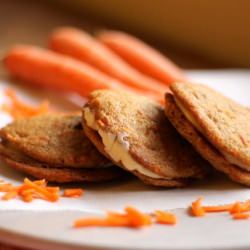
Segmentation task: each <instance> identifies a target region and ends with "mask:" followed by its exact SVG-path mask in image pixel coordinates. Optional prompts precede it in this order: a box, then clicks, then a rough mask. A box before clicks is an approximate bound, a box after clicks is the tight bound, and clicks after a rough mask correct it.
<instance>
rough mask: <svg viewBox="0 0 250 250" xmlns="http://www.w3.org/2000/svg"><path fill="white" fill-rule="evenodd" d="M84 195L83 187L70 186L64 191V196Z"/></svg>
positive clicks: (77, 196) (76, 196) (75, 196)
mask: <svg viewBox="0 0 250 250" xmlns="http://www.w3.org/2000/svg"><path fill="white" fill-rule="evenodd" d="M82 195H83V189H81V188H68V189H65V190H64V192H63V196H64V197H70V198H79V197H81V196H82Z"/></svg>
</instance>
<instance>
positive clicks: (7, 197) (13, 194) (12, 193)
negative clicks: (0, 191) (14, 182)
mask: <svg viewBox="0 0 250 250" xmlns="http://www.w3.org/2000/svg"><path fill="white" fill-rule="evenodd" d="M17 195H18V193H17V191H15V190H13V191H9V192H7V193H5V194H4V195H3V196H2V200H5V201H8V200H11V199H13V198H15V197H17Z"/></svg>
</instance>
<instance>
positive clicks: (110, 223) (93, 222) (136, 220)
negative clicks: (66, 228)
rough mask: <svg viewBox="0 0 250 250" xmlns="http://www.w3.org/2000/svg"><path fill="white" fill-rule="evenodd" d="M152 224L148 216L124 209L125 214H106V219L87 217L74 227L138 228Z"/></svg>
mask: <svg viewBox="0 0 250 250" xmlns="http://www.w3.org/2000/svg"><path fill="white" fill-rule="evenodd" d="M151 224H152V220H151V217H150V216H149V215H146V214H143V213H141V212H140V211H139V210H137V209H135V208H133V207H126V208H125V213H123V214H121V213H116V212H108V213H107V215H106V217H104V218H100V217H91V218H89V217H87V218H81V219H78V220H76V221H75V222H74V227H90V226H91V227H132V228H139V227H142V226H149V225H151Z"/></svg>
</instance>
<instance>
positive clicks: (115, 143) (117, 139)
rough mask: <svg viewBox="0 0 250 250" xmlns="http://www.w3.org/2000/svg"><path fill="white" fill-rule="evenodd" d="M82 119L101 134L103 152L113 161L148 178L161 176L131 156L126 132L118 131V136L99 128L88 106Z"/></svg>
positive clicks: (160, 177)
mask: <svg viewBox="0 0 250 250" xmlns="http://www.w3.org/2000/svg"><path fill="white" fill-rule="evenodd" d="M84 119H85V121H86V123H87V126H88V127H90V128H91V129H93V130H95V131H97V132H98V134H99V135H100V136H101V138H102V143H103V145H104V150H105V152H106V153H107V154H108V155H110V157H111V158H112V159H113V160H114V161H115V162H121V163H122V164H123V166H124V167H125V168H126V169H127V170H129V171H137V172H139V173H140V174H143V175H145V176H148V177H150V178H155V179H162V178H163V177H162V176H160V175H158V174H156V173H154V172H152V171H150V170H148V169H146V168H145V167H143V166H142V165H141V164H139V163H138V162H136V161H135V160H134V159H133V158H132V156H131V155H130V154H129V147H130V145H129V142H128V141H126V140H125V138H126V136H127V134H126V133H120V134H119V135H118V136H116V135H114V134H112V133H109V132H106V131H104V130H103V129H101V128H100V126H99V125H98V124H97V123H96V121H95V115H94V113H93V112H92V111H91V110H90V109H89V108H85V109H84Z"/></svg>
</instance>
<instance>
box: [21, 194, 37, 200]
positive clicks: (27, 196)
mask: <svg viewBox="0 0 250 250" xmlns="http://www.w3.org/2000/svg"><path fill="white" fill-rule="evenodd" d="M22 199H23V201H25V202H31V201H33V199H34V198H33V196H32V194H27V195H24V196H23V197H22Z"/></svg>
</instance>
